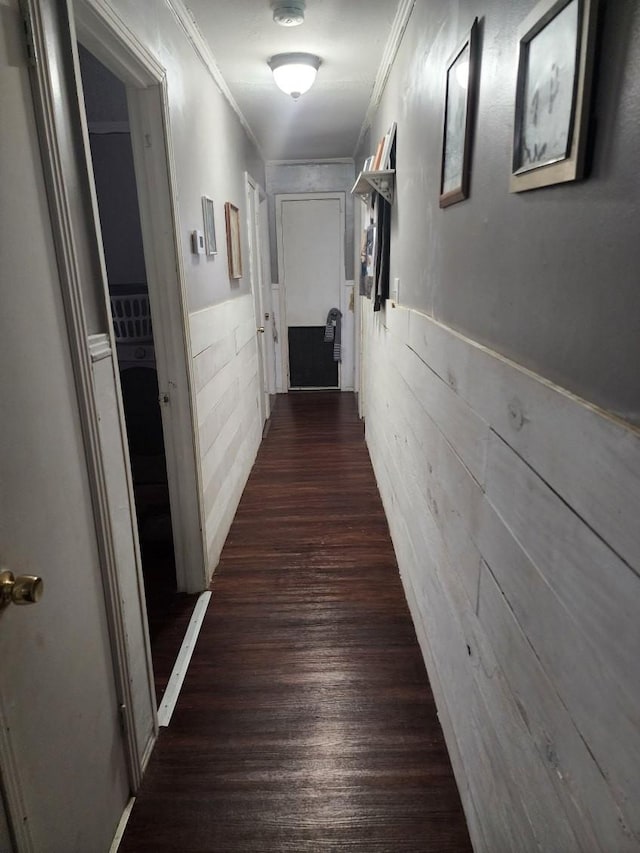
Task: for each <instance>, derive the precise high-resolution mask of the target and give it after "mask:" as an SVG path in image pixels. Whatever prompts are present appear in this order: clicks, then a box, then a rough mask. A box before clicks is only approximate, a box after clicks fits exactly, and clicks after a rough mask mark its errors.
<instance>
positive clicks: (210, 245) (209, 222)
mask: <svg viewBox="0 0 640 853" xmlns="http://www.w3.org/2000/svg"><path fill="white" fill-rule="evenodd" d="M202 218H203V220H204V242H205V254H207V255H216V254H217V253H218V249H217V246H216V226H215V222H214V219H213V199H212V198H209V196H206V195H203V196H202Z"/></svg>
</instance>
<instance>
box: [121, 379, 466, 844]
mask: <svg viewBox="0 0 640 853" xmlns="http://www.w3.org/2000/svg"><path fill="white" fill-rule="evenodd" d="M212 589H213V597H212V600H211V605H210V608H209V611H208V613H207V616H206V618H205V622H204V625H203V628H202V631H201V634H200V638H199V640H198V644H197V647H196V650H195V653H194V656H193V659H192V662H191V667H190V669H189V672H188V675H187V678H186V680H185V684H184V687H183V692H182V694H181V697H180V700H179V702H178V706H177V708H176V711H175V713H174V716H173V719H172V721H171V725H170V727H169V728H168V729H163V730H162V732H161V735H160V739H159V742H158V744H157V746H156V749H155V751H154V753H153V756H152V758H151V762H150V765H149V768H148V771H147V774H146V776H145V778H144V781H143V784H142V790H141V791H140V794H139V797H138V800H137V802H136V804H135V806H134V809H133V813H132V816H131V819H130V822H129V825H128V827H127V830H126V833H125V837H124V840H123V842H122V845H121V848H120V850H121V853H142V852H143V851H149V853H151V851H153V853H165V851H166V852H167V853H168V851H175V853H196V851H197V852H198V853H213V852H214V851H216V853H240V852H241V851H242V853H248V851H251V853H267V851H268V852H269V853H271V852H273V853H280V851H283V853H284V851H291V853H303V851H336V853H337V852H338V851H354V852H355V851H361V853H402V851H412V853H419V852H420V853H429V851H434V853H435V851H438V853H445V851H456V853H458V852H459V851H470V850H471V847H470V843H469V839H468V835H467V829H466V824H465V820H464V815H463V813H462V809H461V806H460V801H459V797H458V792H457V789H456V785H455V781H454V778H453V774H452V771H451V767H450V763H449V759H448V755H447V751H446V748H445V745H444V741H443V738H442V733H441V730H440V726H439V723H438V719H437V716H436V709H435V705H434V702H433V697H432V694H431V690H430V688H429V683H428V680H427V676H426V673H425V669H424V664H423V662H422V658H421V655H420V650H419V647H418V644H417V641H416V638H415V633H414V630H413V626H412V623H411V618H410V615H409V611H408V608H407V605H406V603H405V600H404V595H403V591H402V586H401V583H400V579H399V576H398V569H397V566H396V562H395V558H394V553H393V548H392V545H391V541H390V538H389V533H388V528H387V523H386V520H385V516H384V513H383V510H382V505H381V502H380V498H379V495H378V491H377V488H376V484H375V479H374V476H373V471H372V469H371V465H370V462H369V458H368V454H367V451H366V447H365V444H364V439H363V429H362V425H361V423H360V422H359V421H358V418H357V413H356V407H355V401H354V397H353V395H351V394H340V393H327V392H325V393H322V392H320V393H313V392H311V393H309V392H307V393H299V394H289V395H287V396H279V397H278V402H277V406H276V409H275V412H274V414H273V417H272V424H271V428H270V430H269V432H268V435H267V437H266V439H265V440H264V442H263V445H262V447H261V450H260V453H259V455H258V459H257V462H256V465H255V467H254V470H253V472H252V474H251V477H250V479H249V482H248V484H247V487H246V489H245V492H244V495H243V498H242V501H241V504H240V507H239V509H238V513H237V515H236V518H235V521H234V523H233V526H232V528H231V531H230V534H229V537H228V539H227V542H226V545H225V547H224V551H223V554H222V559H221V562H220V566H219V567H218V569H217V571H216V574H215V575H214V580H213V584H212Z"/></svg>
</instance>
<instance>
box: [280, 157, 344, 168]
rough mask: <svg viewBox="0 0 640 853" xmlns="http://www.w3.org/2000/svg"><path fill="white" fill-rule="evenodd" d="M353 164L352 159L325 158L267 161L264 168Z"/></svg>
mask: <svg viewBox="0 0 640 853" xmlns="http://www.w3.org/2000/svg"><path fill="white" fill-rule="evenodd" d="M352 163H354V159H353V157H325V158H324V159H320V160H318V159H317V158H316V159H315V160H309V159H306V160H267V161H265V166H335V165H340V164H342V165H344V164H347V165H349V166H350V165H351V164H352Z"/></svg>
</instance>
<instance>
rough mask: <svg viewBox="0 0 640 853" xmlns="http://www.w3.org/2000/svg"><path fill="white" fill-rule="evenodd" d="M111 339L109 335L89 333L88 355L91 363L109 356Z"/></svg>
mask: <svg viewBox="0 0 640 853" xmlns="http://www.w3.org/2000/svg"><path fill="white" fill-rule="evenodd" d="M111 353H112V350H111V341H110V339H109V335H105V334H98V335H89V355H90V357H91V362H92V364H95V363H96V362H97V361H102V359H103V358H111Z"/></svg>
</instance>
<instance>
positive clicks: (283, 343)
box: [275, 192, 346, 392]
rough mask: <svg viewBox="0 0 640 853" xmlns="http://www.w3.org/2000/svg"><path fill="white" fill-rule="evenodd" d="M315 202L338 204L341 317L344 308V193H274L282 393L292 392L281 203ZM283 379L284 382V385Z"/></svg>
mask: <svg viewBox="0 0 640 853" xmlns="http://www.w3.org/2000/svg"><path fill="white" fill-rule="evenodd" d="M314 199H318V200H324V199H337V200H338V201H339V202H340V235H341V240H340V282H339V296H338V298H339V302H340V304H339V306H338V307H339V308H340V310H341V311H342V313H343V315H344V313H345V308H344V305H343V300H344V292H345V280H346V276H345V262H344V255H345V253H344V243H345V236H346V218H345V206H346V196H345V193H344V192H326V193H277V194H276V196H275V205H276V242H277V247H278V282H279V297H280V306H279V307H280V329H281V334H280V358H281V360H282V379H283V383H282V384H283V385H284V390H285V392H286V391H289V390H290V388H291V377H290V374H289V334H288V331H287V328H288V327H287V301H286V287H287V283H286V281H285V280H284V241H283V234H282V203H283V202H287V201H313V200H314ZM341 368H342V365H341V363H340V362H338V388H339V389H341V388H342V369H341ZM285 379H286V381H285Z"/></svg>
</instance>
